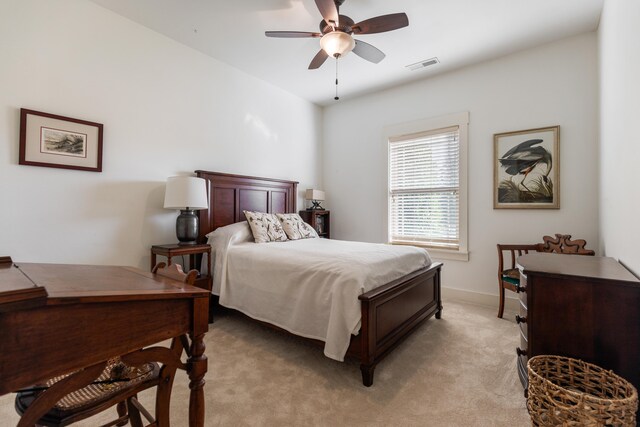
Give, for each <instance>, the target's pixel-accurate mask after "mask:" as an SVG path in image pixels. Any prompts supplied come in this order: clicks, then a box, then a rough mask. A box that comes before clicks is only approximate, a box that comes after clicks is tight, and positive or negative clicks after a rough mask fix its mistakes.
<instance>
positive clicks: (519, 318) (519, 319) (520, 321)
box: [516, 314, 527, 323]
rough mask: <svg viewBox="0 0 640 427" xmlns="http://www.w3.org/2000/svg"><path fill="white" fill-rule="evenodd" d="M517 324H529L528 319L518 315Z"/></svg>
mask: <svg viewBox="0 0 640 427" xmlns="http://www.w3.org/2000/svg"><path fill="white" fill-rule="evenodd" d="M516 323H527V318H526V317H522V316H518V315H517V314H516Z"/></svg>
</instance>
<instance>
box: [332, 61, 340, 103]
mask: <svg viewBox="0 0 640 427" xmlns="http://www.w3.org/2000/svg"><path fill="white" fill-rule="evenodd" d="M338 58H340V55H336V96H335V97H334V98H333V99H335V100H336V101H337V100H339V99H340V97H339V96H338Z"/></svg>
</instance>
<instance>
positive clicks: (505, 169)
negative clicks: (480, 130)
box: [493, 126, 560, 209]
mask: <svg viewBox="0 0 640 427" xmlns="http://www.w3.org/2000/svg"><path fill="white" fill-rule="evenodd" d="M493 152H494V182H493V208H494V209H559V208H560V126H551V127H546V128H538V129H528V130H521V131H517V132H504V133H497V134H495V135H493Z"/></svg>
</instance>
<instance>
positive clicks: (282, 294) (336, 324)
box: [209, 223, 431, 361]
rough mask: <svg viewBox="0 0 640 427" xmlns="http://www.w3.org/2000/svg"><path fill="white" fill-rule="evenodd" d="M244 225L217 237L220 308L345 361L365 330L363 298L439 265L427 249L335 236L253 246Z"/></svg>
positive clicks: (216, 286)
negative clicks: (354, 337)
mask: <svg viewBox="0 0 640 427" xmlns="http://www.w3.org/2000/svg"><path fill="white" fill-rule="evenodd" d="M240 224H241V223H238V224H233V225H231V226H229V227H235V228H236V229H237V230H235V231H234V232H231V233H229V232H227V233H225V232H224V231H222V232H220V233H218V230H222V229H218V230H217V231H216V232H214V233H212V236H210V239H209V242H210V244H211V245H212V249H213V252H214V256H215V258H214V260H215V263H214V265H215V267H214V293H217V294H219V295H220V304H222V305H224V306H226V307H230V308H234V309H236V310H239V311H241V312H243V313H245V314H247V315H248V316H250V317H253V318H255V319H258V320H262V321H265V322H268V323H271V324H273V325H276V326H278V327H280V328H283V329H285V330H287V331H289V332H292V333H294V334H296V335H300V336H303V337H307V338H315V339H318V340H321V341H324V342H325V348H324V354H325V355H326V356H327V357H330V358H332V359H335V360H339V361H342V360H344V355H345V353H346V351H347V348H348V346H349V341H350V339H351V334H357V333H358V331H359V329H360V301H359V300H358V295H360V294H362V293H365V292H367V291H369V290H371V289H374V288H376V287H378V286H380V285H382V284H384V283H387V282H390V281H392V280H394V279H397V278H399V277H402V276H404V275H406V274H408V273H411V272H413V271H415V270H418V269H420V268H422V267H424V266H426V265H428V264H430V263H431V260H430V258H429V255H428V253H427V251H426V250H424V249H419V248H415V247H411V246H391V245H385V244H374V243H361V242H347V241H339V240H328V239H303V240H295V241H287V242H273V243H253V242H252V241H250V240H251V234H250V231H246V230H245V229H244V228H243V227H242V225H240ZM244 224H245V225H246V223H244ZM223 228H226V227H223ZM247 229H248V226H247ZM216 233H218V234H217V235H216ZM247 233H248V235H247Z"/></svg>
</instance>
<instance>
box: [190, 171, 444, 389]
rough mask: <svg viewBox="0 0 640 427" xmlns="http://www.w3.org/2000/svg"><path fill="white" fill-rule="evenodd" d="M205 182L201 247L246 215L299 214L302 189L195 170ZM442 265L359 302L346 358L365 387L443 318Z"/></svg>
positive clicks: (380, 289)
mask: <svg viewBox="0 0 640 427" xmlns="http://www.w3.org/2000/svg"><path fill="white" fill-rule="evenodd" d="M196 174H197V176H199V177H201V178H204V179H205V180H206V181H207V192H208V196H209V209H208V210H201V211H200V213H199V216H200V234H199V242H200V243H206V240H207V238H206V237H205V235H206V234H207V233H209V232H211V231H213V230H215V229H216V228H218V227H223V226H225V225H229V224H233V223H235V222H240V221H245V217H244V213H243V212H242V211H243V210H249V211H258V212H271V213H295V212H296V200H297V197H298V194H297V187H298V183H297V182H295V181H285V180H280V179H270V178H257V177H252V176H242V175H231V174H224V173H218V172H208V171H202V170H197V171H196ZM441 268H442V264H441V263H437V262H434V263H432V264H431V265H429V266H427V267H425V268H422V269H420V270H417V271H414V272H413V273H410V274H408V275H406V276H404V277H402V278H400V279H397V280H394V281H392V282H390V283H387V284H385V285H382V286H379V287H377V288H375V289H373V290H371V291H369V292H367V293H365V294H362V295H360V296H359V297H358V298H359V299H360V301H361V307H362V321H361V329H360V333H359V334H358V335H357V336H352V339H351V344H350V345H349V349H348V350H347V356H348V357H357V358H359V359H360V370H361V371H362V383H363V384H364V385H365V386H367V387H369V386H371V385H372V384H373V372H374V369H375V367H376V365H377V364H378V362H380V360H382V359H383V358H384V357H385V356H386V355H387V354H389V352H391V350H393V349H394V348H395V347H396V346H397V345H398V344H399V343H400V342H401V341H402V340H403V339H404V338H406V337H407V336H408V335H409V334H410V333H411V332H412V331H413V330H414V329H415V328H416V327H417V326H418V325H419V324H420V323H422V322H423V321H425V320H427V319H428V318H430V317H431V316H433V315H434V314H435V317H436V319H440V317H441V316H442V299H441V295H440V270H441Z"/></svg>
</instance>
